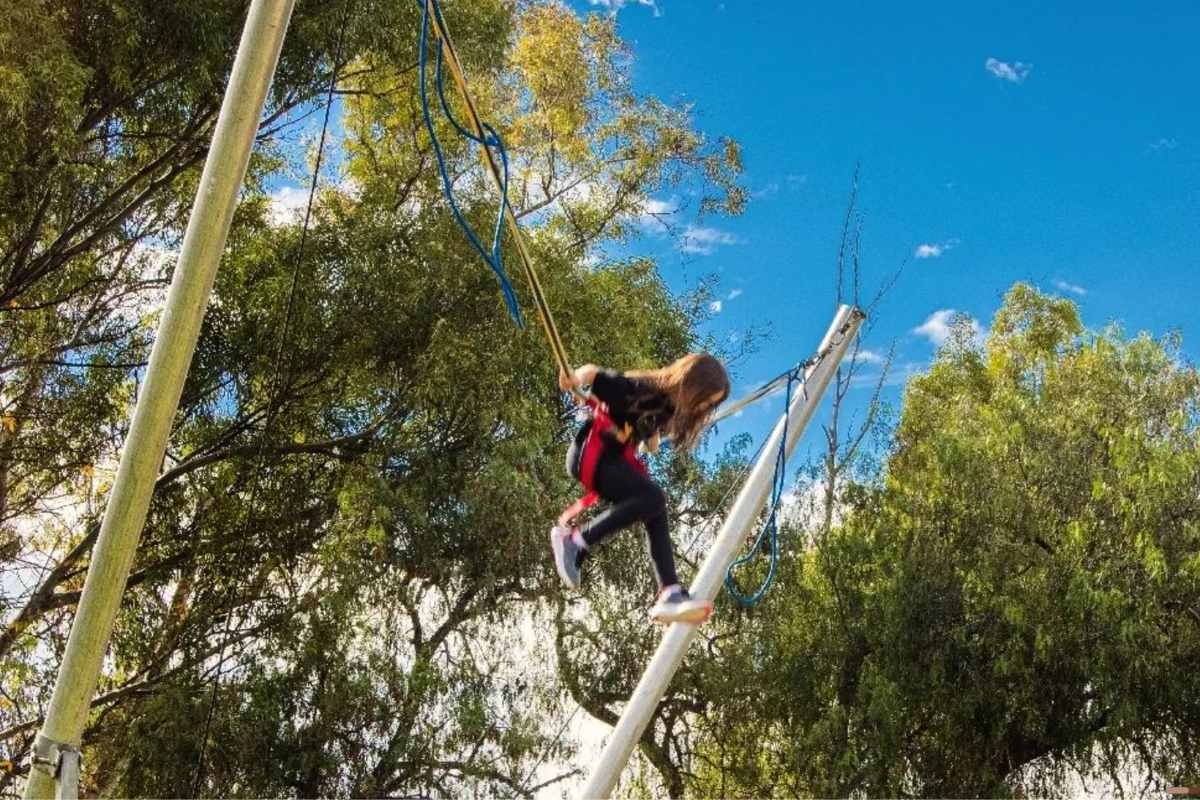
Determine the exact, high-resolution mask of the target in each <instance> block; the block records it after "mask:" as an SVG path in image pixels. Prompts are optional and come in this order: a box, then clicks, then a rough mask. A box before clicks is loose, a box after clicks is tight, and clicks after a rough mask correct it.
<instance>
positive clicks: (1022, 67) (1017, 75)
mask: <svg viewBox="0 0 1200 800" xmlns="http://www.w3.org/2000/svg"><path fill="white" fill-rule="evenodd" d="M983 66H984V68H985V69H986V70H987V71H988V72H990V73H992V74H993V75H995V76H996V77H997V78H999V79H1000V80H1003V81H1008V82H1009V83H1023V82H1024V81H1025V79H1026V78H1028V77H1029V73H1030V71H1031V70H1032V69H1033V64H1026V63H1024V62H1021V61H1016V62H1013V63H1012V64H1009V63H1008V62H1006V61H1001V60H1000V59H998V58H989V59H988V60H987V61H985V62H983Z"/></svg>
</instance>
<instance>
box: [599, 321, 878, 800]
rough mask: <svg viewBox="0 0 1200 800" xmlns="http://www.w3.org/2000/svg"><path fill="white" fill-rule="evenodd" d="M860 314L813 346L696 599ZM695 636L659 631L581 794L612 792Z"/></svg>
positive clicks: (757, 504)
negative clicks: (799, 385) (813, 354)
mask: <svg viewBox="0 0 1200 800" xmlns="http://www.w3.org/2000/svg"><path fill="white" fill-rule="evenodd" d="M863 319H865V315H864V314H863V313H862V312H861V311H859V310H858V309H857V308H853V307H851V306H842V307H841V308H839V309H838V313H837V316H836V317H834V320H833V324H832V325H830V327H829V331H828V332H827V333H826V334H825V338H824V339H823V340H822V341H821V347H820V349H818V350H817V354H818V356H819V360H818V361H817V363H816V364H814V365H812V366H811V367H809V369H808V370H807V371H806V372H805V382H804V388H803V390H801V391H799V392H797V393H796V396H795V397H794V398H793V399H792V403H791V405H790V406H789V407H788V409H787V411H786V412H785V413H784V415H783V416H782V417H780V419H779V422H778V423H776V425H775V430H774V431H772V433H771V438H770V439H768V440H767V443H766V445H765V446H764V447H763V449H762V454H761V455H760V456H759V458H758V461H756V462H755V464H754V467H753V468H752V469H751V471H750V476H749V477H748V478H746V483H745V484H744V485H743V486H742V490H741V491H740V492H739V493H738V496H737V499H736V500H734V501H733V507H732V508H730V509H729V516H727V517H726V518H725V523H724V524H723V525H722V526H721V530H720V531H719V532H718V533H717V538H716V541H715V542H714V544H713V547H712V550H711V551H709V554H708V556H707V557H706V558H705V559H704V563H703V564H701V565H700V571H699V572H698V573H696V579H695V581H694V582H693V583H692V589H691V594H692V596H693V597H695V598H696V599H698V600H707V601H710V602H711V601H712V600H714V599H716V596H717V592H719V591H720V590H721V584H722V583H723V581H724V579H725V571H726V570H728V569H729V565H730V564H731V563H733V559H734V558H736V557H737V554H738V551H739V550H740V549H741V548H742V546H743V545H744V544H745V541H746V532H747V531H748V529H749V528H750V526H751V525H753V524H754V521H755V520H756V519H757V518H758V514H759V512H760V511H762V508H763V505H764V504H765V503H766V501H767V495H768V494H769V493H770V490H771V476H772V473H773V470H774V468H775V455H776V453H777V452H778V449H779V440H780V439H781V438H782V437H783V429H784V421H785V420H786V421H787V442H786V443H785V444H784V448H785V451H786V453H787V455H789V456H790V455H791V454H792V451H793V450H794V449H795V448H796V445H797V444H798V443H799V442H800V435H801V434H802V433H803V432H804V428H805V427H806V426H807V425H808V421H809V420H810V419H812V415H813V412H815V411H816V408H817V406H818V405H819V404H820V402H821V396H822V395H823V394H824V393H825V389H826V387H827V386H829V381H830V380H831V379H832V377H833V375H834V373H835V372H836V371H837V367H838V364H839V363H841V360H842V357H843V356H844V355H845V354H846V348H847V346H848V345H849V344H850V342H851V341H852V340H853V339H854V337H855V336H856V335H858V329H859V327H860V326H861V325H862V321H863ZM695 635H696V626H695V625H687V624H684V623H678V622H677V623H674V624H673V625H671V626H670V627H669V628H667V632H666V633H665V634H663V638H662V641H661V642H659V645H658V649H657V650H656V651H655V652H654V657H653V658H651V659H650V665H649V666H648V667H646V671H645V673H643V675H642V679H641V680H640V681H638V685H637V688H635V689H634V690H633V695H632V696H630V698H629V702H628V703H627V704H626V706H625V711H624V713H622V714H621V719H620V721H619V722H618V723H617V727H616V729H615V730H614V731H613V734H612V737H611V738H610V739H609V740H608V744H607V745H605V747H604V751H603V752H602V753H601V754H600V760H599V761H598V762H597V764H596V766H595V767H594V768H593V769H592V774H591V775H590V776H589V777H588V782H587V785H586V786H585V787H584V790H583V797H585V798H599V797H608V796H610V795H611V794H612V791H613V787H615V786H616V785H617V779H618V778H620V777H621V772H622V771H624V769H625V765H626V764H627V763H628V762H629V757H630V755H632V753H633V748H634V747H635V746H636V745H637V742H638V739H640V738H641V736H642V731H644V730H645V729H646V725H647V723H649V721H650V717H651V716H652V715H653V713H654V709H655V708H656V707H657V706H658V703H659V701H660V700H662V696H663V694H664V693H665V692H666V690H667V685H668V684H669V683H670V682H671V678H672V677H674V675H675V671H676V670H677V669H679V664H680V662H682V661H683V655H684V653H686V652H687V648H688V645H689V644H690V643H691V641H692V639H693V637H695Z"/></svg>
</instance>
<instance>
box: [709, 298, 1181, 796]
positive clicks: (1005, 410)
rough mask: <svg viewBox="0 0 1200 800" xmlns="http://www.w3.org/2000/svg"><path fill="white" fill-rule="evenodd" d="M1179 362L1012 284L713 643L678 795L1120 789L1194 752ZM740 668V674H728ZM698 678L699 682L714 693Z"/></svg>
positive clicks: (963, 326)
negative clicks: (874, 468) (717, 685)
mask: <svg viewBox="0 0 1200 800" xmlns="http://www.w3.org/2000/svg"><path fill="white" fill-rule="evenodd" d="M1198 410H1200V379H1198V376H1197V373H1196V370H1195V369H1193V368H1191V367H1189V366H1186V365H1185V364H1183V363H1182V360H1181V357H1180V352H1179V342H1178V339H1177V338H1174V337H1168V338H1167V339H1165V340H1161V341H1156V340H1153V339H1151V338H1149V337H1148V336H1146V335H1139V336H1136V337H1133V338H1127V337H1126V336H1124V335H1123V334H1122V332H1121V331H1120V330H1119V329H1117V328H1108V329H1105V330H1103V331H1100V332H1096V333H1088V332H1085V331H1084V329H1083V327H1082V326H1081V324H1080V321H1079V318H1078V315H1077V311H1076V309H1075V307H1074V305H1073V304H1072V303H1071V302H1069V301H1067V300H1062V299H1056V298H1052V297H1048V296H1045V295H1042V294H1040V293H1038V292H1037V291H1036V290H1034V289H1032V288H1030V287H1027V286H1024V285H1017V286H1015V287H1014V288H1013V289H1012V290H1011V291H1010V292H1009V294H1008V295H1007V297H1006V298H1005V302H1004V304H1003V306H1002V307H1001V309H1000V310H999V311H998V312H997V314H996V317H995V319H994V320H993V323H992V326H991V329H990V332H989V334H988V337H987V340H986V342H980V341H978V339H977V338H976V333H975V330H974V329H973V327H972V326H971V325H970V324H968V322H967V321H961V322H960V324H959V325H958V326H957V327H956V330H955V335H954V336H953V337H952V338H951V340H950V341H949V342H948V343H947V344H946V345H945V346H944V347H943V349H942V351H941V352H940V353H939V355H938V358H937V360H936V361H935V363H934V364H933V366H932V368H931V369H930V370H929V372H928V373H927V374H925V375H922V376H920V377H918V378H916V379H914V380H913V381H912V382H911V383H910V384H909V386H908V388H907V390H906V392H905V395H904V405H903V409H902V413H901V416H900V419H899V424H898V428H897V430H896V432H895V439H894V444H893V447H892V450H891V452H890V453H889V454H888V458H887V461H886V467H885V469H884V471H883V473H882V475H881V476H880V477H879V479H878V481H877V482H867V483H865V484H861V483H860V484H859V485H857V486H855V487H853V488H852V489H851V491H850V492H849V493H848V495H847V497H846V505H847V508H845V509H844V514H845V519H844V522H843V523H842V524H841V525H835V526H834V528H833V529H832V530H831V531H830V532H829V534H828V535H826V536H824V537H821V538H819V539H818V541H817V542H816V544H815V546H814V547H812V548H810V549H808V550H805V551H802V552H799V553H797V554H796V555H795V557H794V559H793V560H792V561H791V562H790V563H789V565H788V569H787V570H786V572H785V575H784V578H783V579H782V580H781V581H780V586H779V588H778V589H777V590H776V592H775V596H774V597H773V598H772V605H771V606H770V607H769V608H768V609H767V610H766V611H765V612H764V613H763V614H762V615H761V616H758V617H757V618H756V619H754V620H753V621H751V620H747V624H748V625H749V629H748V630H745V629H744V630H743V631H742V636H741V637H739V638H736V639H734V643H733V644H731V645H730V646H729V647H727V648H722V650H721V653H722V655H723V656H724V658H725V659H726V666H727V667H728V669H729V671H730V674H731V675H732V676H734V677H732V678H729V679H727V680H726V682H725V683H724V684H723V685H722V686H721V689H722V691H723V692H726V693H727V694H722V695H720V696H721V701H720V703H716V702H714V703H713V704H712V706H711V708H710V710H709V711H708V714H707V718H706V721H705V736H704V745H703V747H702V752H701V753H700V755H699V756H698V760H699V761H700V763H701V764H703V765H704V766H703V768H702V769H698V770H697V775H698V779H697V781H696V783H695V787H696V791H697V792H698V793H700V794H707V793H717V792H718V791H719V792H720V793H721V794H726V793H728V794H741V793H746V794H751V795H772V796H774V795H794V794H801V795H808V794H813V795H817V796H826V795H828V796H844V795H848V794H854V793H859V792H861V793H866V794H869V795H875V794H882V795H895V796H900V795H904V796H908V795H920V796H999V795H1007V794H1014V793H1034V794H1059V793H1066V792H1070V791H1071V787H1072V786H1077V785H1078V784H1077V783H1073V781H1078V780H1080V779H1081V777H1082V778H1085V779H1101V780H1106V781H1109V782H1111V783H1112V784H1114V785H1115V786H1117V787H1120V788H1121V789H1122V790H1123V791H1137V790H1139V788H1141V786H1140V782H1141V779H1142V776H1148V777H1149V784H1148V785H1150V786H1155V785H1157V786H1159V787H1161V786H1162V784H1163V783H1164V782H1171V781H1175V780H1182V779H1185V778H1187V777H1188V776H1189V775H1191V776H1194V775H1195V774H1196V769H1197V764H1198V761H1197V759H1198V756H1200V753H1198V752H1197V750H1196V747H1195V740H1194V737H1193V736H1192V735H1191V734H1190V733H1189V732H1190V731H1194V730H1196V727H1197V724H1198V722H1200V704H1198V703H1197V697H1198V696H1200V695H1197V692H1196V688H1197V683H1196V678H1195V675H1194V672H1193V671H1191V670H1188V669H1186V667H1185V666H1184V665H1186V664H1189V663H1191V662H1192V661H1194V660H1195V659H1196V657H1197V655H1198V653H1200V608H1198V607H1197V605H1196V601H1195V598H1196V596H1197V593H1196V592H1197V580H1198V575H1197V572H1196V566H1197V558H1198V553H1200V539H1198V538H1197V536H1198V533H1200V507H1198V505H1197V502H1198V499H1197V498H1198V489H1200V446H1198V444H1197V441H1198V440H1197V433H1198V430H1197V424H1198V423H1200V416H1198V415H1197V411H1198ZM751 676H753V679H752V678H751ZM714 696H716V695H715V694H714Z"/></svg>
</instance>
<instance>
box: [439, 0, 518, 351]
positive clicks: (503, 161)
mask: <svg viewBox="0 0 1200 800" xmlns="http://www.w3.org/2000/svg"><path fill="white" fill-rule="evenodd" d="M417 2H419V3H420V4H421V42H420V45H419V48H418V49H419V50H420V54H419V56H418V58H419V65H418V67H419V69H420V73H421V76H420V87H421V113H422V114H423V115H424V117H425V128H426V130H428V131H429V140H430V143H431V144H432V145H433V153H434V155H435V156H436V157H437V163H438V172H439V173H441V176H442V189H443V191H444V192H445V194H446V200H447V202H449V204H450V210H451V211H452V212H454V219H455V221H457V222H458V226H459V227H460V228H462V230H463V233H465V234H466V236H467V239H468V241H470V242H471V246H472V247H474V248H475V252H477V253H479V255H480V257H481V258H482V259H483V260H484V262H486V263H487V265H488V266H489V267H491V269H492V272H494V273H496V279H497V280H499V281H500V291H501V292H503V294H504V302H505V304H506V305H507V306H508V313H509V314H510V315H511V316H512V318H513V321H514V322H516V323H517V326H518V327H521V328H524V327H525V320H524V319H523V318H522V316H521V307H520V306H519V305H518V304H517V294H516V292H515V291H514V290H513V287H512V284H511V283H510V282H509V280H508V275H507V274H505V272H504V257H503V253H502V252H501V249H500V242H501V233H502V230H503V226H504V211H505V209H506V208H508V151H507V150H506V149H505V147H504V141H503V140H502V139H501V138H500V134H498V133H496V131H495V130H494V129H493V128H492V126H491V125H488V124H487V123H483V129H484V132H485V134H486V135H485V136H484V137H483V138H480V137H479V136H476V135H475V134H473V133H471V132H470V131H468V130H467V129H466V128H464V127H463V126H462V125H460V124H459V122H458V120H456V119H455V118H454V115H453V114H452V113H451V112H450V104H449V103H448V102H446V91H445V86H444V81H443V77H442V46H443V45H442V41H441V39H440V38H439V39H438V42H437V65H436V67H435V73H434V82H435V85H436V88H437V94H438V100H439V101H440V104H441V107H442V112H443V113H444V114H445V115H446V118H447V119H449V120H450V124H451V125H453V126H454V129H455V130H456V131H457V132H458V134H459V135H460V136H462V137H463V138H465V139H468V140H470V141H472V142H475V143H476V144H480V145H483V146H484V147H487V148H489V149H492V150H495V152H496V154H497V155H498V156H499V157H500V165H501V173H502V176H501V182H500V208H499V210H498V211H497V212H496V226H495V229H494V230H493V232H492V247H491V250H490V251H489V250H488V249H487V248H485V247H484V246H483V243H482V242H481V241H480V240H479V236H478V235H477V234H476V233H475V229H474V228H473V227H471V224H470V223H469V222H467V219H466V217H465V216H464V215H463V213H462V210H461V209H460V208H459V207H458V202H457V201H456V200H455V199H454V187H453V186H452V185H451V182H450V173H449V171H448V170H447V169H446V157H445V155H443V153H442V146H441V142H440V141H439V140H438V136H437V132H436V131H435V130H434V127H433V114H432V113H431V111H430V108H429V89H428V86H427V85H426V76H425V73H426V65H427V63H428V50H429V46H428V45H429V6H428V5H427V4H426V3H425V2H424V0H417ZM433 11H434V14H435V15H436V17H437V23H438V26H439V27H440V28H441V29H442V30H445V27H444V23H443V21H442V10H441V6H440V5H439V4H438V2H437V0H433Z"/></svg>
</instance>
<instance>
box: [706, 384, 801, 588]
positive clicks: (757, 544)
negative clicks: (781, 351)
mask: <svg viewBox="0 0 1200 800" xmlns="http://www.w3.org/2000/svg"><path fill="white" fill-rule="evenodd" d="M802 369H803V366H800V367H798V368H797V369H793V370H792V371H790V372H788V373H787V400H786V401H785V402H784V406H783V407H784V414H783V436H781V437H780V439H779V450H778V451H777V452H776V454H775V476H774V477H773V478H772V479H771V483H772V486H771V512H770V513H769V514H768V515H767V522H766V524H765V525H763V527H762V530H761V531H759V533H758V538H757V539H755V540H754V545H753V546H752V547H751V548H750V550H749V551H747V552H746V554H745V555H743V556H741V557H740V558H738V559H737V560H736V561H734V562H733V563H732V564H730V565H729V569H728V570H726V571H725V589H726V590H728V592H729V594H730V595H731V596H732V597H733V599H734V600H736V601H738V603H740V604H741V605H743V606H746V607H748V608H749V607H753V606H756V605H758V603H759V602H760V601H761V600H762V599H763V597H765V596H766V594H767V590H768V589H770V588H771V583H772V582H773V581H774V580H775V567H776V565H777V564H778V563H779V524H778V515H779V504H780V502H781V501H782V500H783V489H784V484H785V483H786V480H787V434H788V417H789V414H788V413H787V409H789V408H791V405H792V384H793V383H795V382H797V380H799V378H798V372H799V371H800V370H802ZM764 539H765V540H767V541H769V543H770V546H771V564H770V566H769V567H768V568H767V577H766V578H764V579H763V582H762V584H761V585H760V586H759V587H758V589H757V590H756V591H755V592H754V593H753V594H750V595H746V594H742V592H741V590H740V589H738V587H737V582H736V581H735V580H734V579H733V571H734V570H735V569H737V568H738V567H741V566H742V565H743V564H746V563H747V562H749V561H750V560H751V559H753V558H754V555H755V554H756V553H757V552H758V551H759V550H760V549H761V548H762V546H763V540H764Z"/></svg>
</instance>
